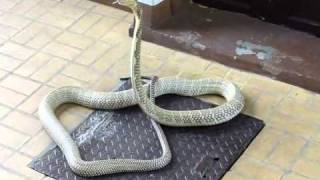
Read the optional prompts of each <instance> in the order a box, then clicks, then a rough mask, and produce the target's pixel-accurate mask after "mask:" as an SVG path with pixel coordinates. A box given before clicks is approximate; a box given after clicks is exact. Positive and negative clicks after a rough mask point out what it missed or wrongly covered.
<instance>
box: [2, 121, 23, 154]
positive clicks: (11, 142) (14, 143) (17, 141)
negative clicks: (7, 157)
mask: <svg viewBox="0 0 320 180" xmlns="http://www.w3.org/2000/svg"><path fill="white" fill-rule="evenodd" d="M28 139H29V136H27V135H24V134H21V133H19V132H17V131H14V130H12V129H9V128H7V127H4V126H2V125H0V144H1V145H3V146H7V147H10V148H13V149H18V148H20V147H21V146H22V145H23V144H24V143H25V142H26V141H27V140H28Z"/></svg>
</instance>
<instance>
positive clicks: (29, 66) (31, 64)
mask: <svg viewBox="0 0 320 180" xmlns="http://www.w3.org/2000/svg"><path fill="white" fill-rule="evenodd" d="M50 58H51V57H50V56H49V55H47V54H44V53H41V52H40V53H37V54H36V55H34V56H33V57H31V58H30V59H29V60H28V61H27V62H25V63H24V64H23V65H22V66H20V67H19V68H18V69H17V70H15V71H14V73H15V74H19V75H21V76H25V77H28V76H30V75H32V74H33V73H34V72H36V71H37V70H38V69H39V68H40V67H42V66H43V65H44V64H46V63H48V62H49V59H50Z"/></svg>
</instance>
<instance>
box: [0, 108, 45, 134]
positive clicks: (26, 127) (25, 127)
mask: <svg viewBox="0 0 320 180" xmlns="http://www.w3.org/2000/svg"><path fill="white" fill-rule="evenodd" d="M1 123H2V124H4V125H6V126H9V127H11V128H13V129H17V130H19V131H21V132H24V133H26V134H29V135H30V136H32V135H35V134H36V133H37V132H38V131H39V130H40V129H41V128H42V126H41V123H40V121H39V120H38V119H36V118H34V117H32V116H30V115H26V114H23V113H20V112H17V111H13V112H11V113H9V114H8V115H7V116H6V117H5V118H4V119H3V120H2V121H1Z"/></svg>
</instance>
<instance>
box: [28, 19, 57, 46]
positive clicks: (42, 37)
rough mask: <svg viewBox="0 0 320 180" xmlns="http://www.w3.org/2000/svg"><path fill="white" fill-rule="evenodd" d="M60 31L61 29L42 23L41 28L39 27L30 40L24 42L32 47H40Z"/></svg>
mask: <svg viewBox="0 0 320 180" xmlns="http://www.w3.org/2000/svg"><path fill="white" fill-rule="evenodd" d="M60 32H61V30H59V29H57V28H54V27H51V26H46V25H44V27H43V29H41V30H40V31H39V32H38V33H37V34H35V36H33V37H32V39H31V40H30V41H28V42H27V43H26V46H29V47H32V48H34V49H41V48H43V46H45V45H46V44H48V43H49V42H51V41H52V40H53V39H54V38H55V37H56V36H57V35H58V34H59V33H60Z"/></svg>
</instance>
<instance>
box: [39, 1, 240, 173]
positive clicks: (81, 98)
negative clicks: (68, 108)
mask: <svg viewBox="0 0 320 180" xmlns="http://www.w3.org/2000/svg"><path fill="white" fill-rule="evenodd" d="M117 2H118V3H120V4H122V5H125V6H128V7H130V8H131V9H132V11H133V14H134V16H135V22H136V26H135V30H134V35H133V45H132V55H131V81H132V87H133V88H132V89H130V90H125V91H120V92H97V91H92V90H86V89H82V88H78V87H62V88H59V89H56V90H54V91H52V92H50V93H49V94H48V95H47V96H46V97H45V98H44V99H43V101H42V102H41V104H40V107H39V116H40V120H41V122H42V124H43V126H44V128H45V130H46V131H47V133H48V134H49V135H50V136H51V137H52V139H53V140H54V141H55V142H56V143H57V145H58V146H59V147H60V149H61V150H62V152H63V153H64V155H65V157H66V160H67V162H68V164H69V166H70V168H71V169H72V170H73V171H74V172H75V173H76V174H78V175H81V176H98V175H105V174H112V173H119V172H133V171H150V170H155V169H160V168H162V167H164V166H166V165H167V164H168V163H169V162H170V160H171V152H170V149H169V146H168V142H167V140H166V137H165V135H164V133H163V131H162V129H161V127H160V125H159V124H163V125H168V126H176V127H185V126H210V125H215V124H220V123H224V122H226V121H229V120H231V119H232V118H233V117H235V116H236V115H238V114H239V113H240V112H241V110H242V109H243V107H244V98H243V96H242V94H241V93H240V90H239V89H238V88H237V86H235V85H234V84H232V83H231V82H229V81H225V80H212V79H200V80H186V79H179V78H175V77H168V78H160V79H158V80H155V81H153V82H152V85H150V84H146V85H143V84H142V80H141V74H140V47H141V34H142V26H141V15H142V11H141V9H140V7H139V5H138V3H137V2H136V0H118V1H117ZM148 92H149V94H150V95H149V96H151V97H149V96H148ZM164 94H177V95H183V96H198V95H205V94H218V95H222V96H223V97H225V98H226V100H227V102H226V103H224V104H222V105H220V106H217V107H215V108H209V109H201V110H192V111H171V110H166V109H163V108H160V107H158V106H157V105H155V104H154V98H155V97H157V96H160V95H164ZM64 103H75V104H79V105H82V106H86V107H90V108H97V109H118V108H123V107H128V106H133V105H136V104H138V105H139V106H140V107H141V108H142V109H143V111H144V112H145V113H146V114H148V115H149V116H150V117H151V119H152V120H151V121H152V125H153V127H154V129H155V131H156V133H157V135H158V138H159V141H160V145H161V147H162V155H161V157H158V158H156V159H151V160H139V159H108V160H98V161H84V160H82V158H81V155H80V153H79V149H78V147H77V145H76V143H75V142H74V141H73V140H72V138H71V136H70V134H69V133H68V132H67V131H66V129H65V128H64V127H63V126H62V125H61V122H60V121H59V120H58V119H57V117H56V115H55V110H56V109H57V108H58V107H59V106H60V105H62V104H64ZM158 123H159V124H158Z"/></svg>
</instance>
